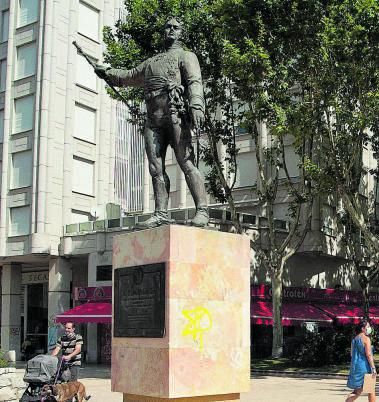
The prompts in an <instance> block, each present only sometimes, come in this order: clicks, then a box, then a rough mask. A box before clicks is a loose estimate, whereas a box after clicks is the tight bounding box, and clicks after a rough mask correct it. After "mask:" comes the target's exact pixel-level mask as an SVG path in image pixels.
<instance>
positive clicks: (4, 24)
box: [1, 10, 9, 42]
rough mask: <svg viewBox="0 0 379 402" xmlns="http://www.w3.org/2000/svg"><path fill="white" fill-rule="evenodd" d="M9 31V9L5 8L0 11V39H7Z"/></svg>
mask: <svg viewBox="0 0 379 402" xmlns="http://www.w3.org/2000/svg"><path fill="white" fill-rule="evenodd" d="M8 31H9V10H5V11H3V12H2V13H1V41H2V42H6V41H7V40H8Z"/></svg>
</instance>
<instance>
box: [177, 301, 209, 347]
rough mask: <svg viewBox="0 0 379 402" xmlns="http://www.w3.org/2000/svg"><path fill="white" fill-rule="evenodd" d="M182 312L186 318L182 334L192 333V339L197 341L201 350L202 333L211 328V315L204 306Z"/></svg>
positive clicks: (202, 343)
mask: <svg viewBox="0 0 379 402" xmlns="http://www.w3.org/2000/svg"><path fill="white" fill-rule="evenodd" d="M182 314H183V315H184V317H186V318H187V319H188V323H187V325H186V326H185V328H184V329H183V332H182V335H183V336H187V335H192V337H193V340H194V341H195V342H197V343H198V345H199V349H200V350H203V348H204V341H203V335H204V332H205V331H209V330H210V329H211V328H212V317H211V314H210V312H209V311H208V310H207V309H206V308H205V307H200V306H199V307H195V308H194V309H192V310H183V311H182Z"/></svg>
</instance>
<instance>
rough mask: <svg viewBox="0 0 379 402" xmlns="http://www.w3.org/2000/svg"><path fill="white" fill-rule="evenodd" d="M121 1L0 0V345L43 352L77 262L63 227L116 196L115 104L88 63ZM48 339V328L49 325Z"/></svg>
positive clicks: (98, 52)
mask: <svg viewBox="0 0 379 402" xmlns="http://www.w3.org/2000/svg"><path fill="white" fill-rule="evenodd" d="M122 3H123V2H122V0H84V1H82V0H69V1H67V0H1V1H0V19H1V20H0V24H1V27H0V42H1V43H0V170H1V197H0V215H1V219H0V256H1V257H0V265H1V275H2V276H1V292H2V309H1V348H2V349H5V350H7V349H14V350H16V352H17V354H18V357H19V351H20V345H21V342H22V341H23V340H24V339H25V338H26V337H29V338H30V337H31V338H33V342H34V344H35V348H36V351H46V348H47V344H48V334H49V328H53V329H54V323H53V320H54V317H55V316H56V314H57V313H58V312H62V311H64V310H65V309H68V308H69V307H70V306H71V305H72V298H71V283H72V281H73V279H74V278H80V279H77V281H79V282H80V283H85V284H87V276H86V269H83V270H81V269H80V268H81V267H80V265H81V262H80V261H76V262H74V263H71V262H70V261H69V260H68V259H65V258H61V257H60V256H59V255H60V253H59V245H60V239H61V236H62V228H63V226H64V225H67V224H70V223H72V222H80V221H83V220H85V221H88V219H90V218H91V217H92V214H97V215H99V214H100V215H101V213H105V206H106V205H107V204H108V203H112V202H113V201H114V194H115V191H114V157H115V136H114V133H115V132H116V110H115V109H116V108H115V103H114V102H112V101H111V100H110V98H109V96H108V95H107V94H106V91H105V86H104V83H103V82H101V81H100V80H99V79H98V78H97V77H96V75H95V74H94V73H93V71H92V69H91V67H90V66H89V65H88V63H87V62H86V60H85V59H84V58H83V57H81V56H80V55H78V54H77V51H76V49H75V47H74V46H73V45H72V42H73V41H74V40H75V41H77V43H78V44H79V45H81V46H82V48H83V49H84V51H86V52H87V53H88V54H89V55H90V56H91V57H92V58H93V60H94V61H99V62H101V59H102V54H103V51H104V49H103V45H102V44H101V43H102V28H103V26H105V25H111V26H113V25H114V23H115V21H116V20H117V19H118V18H119V12H120V6H121V5H122ZM50 332H51V334H52V335H51V334H50V335H51V336H53V337H54V331H50Z"/></svg>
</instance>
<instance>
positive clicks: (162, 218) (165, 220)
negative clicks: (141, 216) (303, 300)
mask: <svg viewBox="0 0 379 402" xmlns="http://www.w3.org/2000/svg"><path fill="white" fill-rule="evenodd" d="M174 222H175V221H174V220H173V219H169V217H168V214H167V212H164V211H155V212H154V214H153V215H152V216H151V217H150V218H149V219H147V220H146V221H144V222H138V223H137V225H136V226H137V227H138V228H140V229H150V228H156V227H158V226H161V225H167V224H170V223H174Z"/></svg>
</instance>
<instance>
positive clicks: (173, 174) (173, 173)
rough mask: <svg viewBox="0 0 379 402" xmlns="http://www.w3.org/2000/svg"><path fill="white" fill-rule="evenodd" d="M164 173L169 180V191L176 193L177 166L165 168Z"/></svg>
mask: <svg viewBox="0 0 379 402" xmlns="http://www.w3.org/2000/svg"><path fill="white" fill-rule="evenodd" d="M166 173H167V175H168V177H169V179H170V191H176V190H177V188H176V181H177V173H178V167H177V165H170V166H166Z"/></svg>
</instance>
